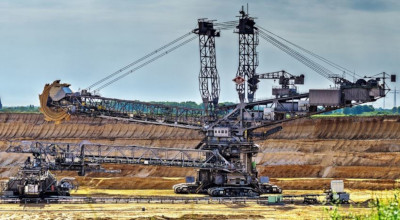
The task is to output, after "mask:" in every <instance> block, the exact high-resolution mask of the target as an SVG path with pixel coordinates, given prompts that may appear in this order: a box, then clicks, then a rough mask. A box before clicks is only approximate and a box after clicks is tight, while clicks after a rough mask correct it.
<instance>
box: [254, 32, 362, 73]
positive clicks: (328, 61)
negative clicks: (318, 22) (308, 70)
mask: <svg viewBox="0 0 400 220" xmlns="http://www.w3.org/2000/svg"><path fill="white" fill-rule="evenodd" d="M257 28H259V29H261V30H263V31H265V32H267V33H269V34H270V35H273V36H275V37H277V38H279V39H281V40H283V41H285V42H286V43H288V44H290V45H292V46H294V47H297V48H298V49H300V50H302V51H304V52H306V53H308V54H310V55H311V56H313V57H315V58H317V59H319V60H321V61H323V62H325V63H326V64H328V65H330V66H332V67H334V68H335V69H337V70H340V71H343V72H349V73H352V74H354V75H356V76H358V77H360V78H362V76H361V75H359V74H357V73H355V72H354V71H351V70H349V69H347V68H346V67H343V66H340V65H339V64H336V63H334V62H332V61H330V60H328V59H326V58H324V57H322V56H320V55H318V54H316V53H314V52H312V51H310V50H307V49H305V48H304V47H301V46H299V45H297V44H295V43H293V42H291V41H289V40H287V39H285V38H283V37H281V36H279V35H277V34H274V33H272V32H271V31H269V30H267V29H265V28H263V27H260V26H258V25H257Z"/></svg>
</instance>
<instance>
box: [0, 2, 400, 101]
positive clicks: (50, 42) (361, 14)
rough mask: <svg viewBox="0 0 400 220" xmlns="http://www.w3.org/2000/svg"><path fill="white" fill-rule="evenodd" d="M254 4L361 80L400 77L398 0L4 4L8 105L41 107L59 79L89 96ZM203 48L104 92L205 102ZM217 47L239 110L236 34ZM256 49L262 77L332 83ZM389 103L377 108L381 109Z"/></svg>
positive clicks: (270, 50)
mask: <svg viewBox="0 0 400 220" xmlns="http://www.w3.org/2000/svg"><path fill="white" fill-rule="evenodd" d="M247 3H249V14H250V16H253V17H256V18H257V19H256V23H257V25H259V26H261V27H263V28H266V29H268V30H270V31H272V32H274V33H275V34H278V35H280V36H282V37H284V38H286V39H288V40H290V41H292V42H294V43H296V44H298V45H301V46H302V47H304V48H307V49H309V50H311V51H313V52H315V53H316V54H318V55H321V56H323V57H325V58H327V59H329V60H331V61H333V62H335V63H338V64H340V65H341V66H344V67H347V68H348V69H351V70H354V71H355V72H356V73H358V74H360V75H375V74H378V73H381V72H383V71H385V72H387V73H389V74H394V73H397V74H398V73H400V71H399V70H400V55H399V54H400V53H399V51H400V25H399V23H400V2H399V1H397V0H386V1H374V0H335V1H334V0H307V1H305V0H302V1H299V0H279V1H278V0H260V1H257V0H254V1H250V0H247V1H241V0H221V1H215V0H201V1H194V0H185V1H181V0H168V1H155V0H146V1H135V0H96V1H94V0H68V1H44V0H26V1H22V0H2V1H0V74H1V75H0V76H1V78H0V97H1V100H2V103H3V105H5V106H16V105H29V104H34V105H39V100H38V95H39V93H41V91H42V90H43V86H44V85H45V84H46V83H51V82H52V81H54V80H56V79H60V80H62V82H66V83H70V84H71V89H72V90H74V91H78V90H79V89H83V88H86V87H88V86H89V85H91V84H92V83H94V82H96V81H98V80H99V79H101V78H103V77H104V76H107V75H108V74H111V73H113V72H115V71H116V70H118V69H120V68H122V67H124V66H125V65H127V64H129V63H131V62H132V61H134V60H136V59H138V58H140V57H142V56H144V55H145V54H147V53H149V52H151V51H153V50H154V49H156V48H159V47H160V46H162V45H164V44H166V43H168V42H170V41H172V40H174V39H176V38H177V37H179V36H182V35H183V34H185V33H187V32H189V31H191V30H193V29H194V28H195V27H196V24H197V19H199V18H208V19H213V20H217V21H218V22H223V21H232V20H237V19H238V18H237V17H236V16H238V15H239V13H238V12H239V9H240V8H241V6H242V5H246V4H247ZM198 47H199V46H198V41H197V40H194V41H192V42H190V43H189V44H187V45H185V46H183V47H181V48H179V49H178V50H176V51H174V52H171V53H170V54H168V55H166V56H165V57H162V58H161V59H159V60H157V61H155V62H154V63H152V64H150V65H147V66H145V67H143V68H142V69H140V70H138V71H136V72H134V73H132V74H131V75H129V76H127V77H125V78H124V79H123V80H120V81H118V82H116V83H114V84H112V85H110V86H108V87H106V88H104V89H103V90H101V92H100V93H101V95H102V96H105V97H113V98H120V99H134V100H142V101H188V100H191V101H196V102H198V103H200V102H201V97H200V93H199V88H198V74H199V71H200V62H199V52H198V49H199V48H198ZM216 48H217V49H216V53H217V68H218V72H219V75H220V79H221V82H220V83H221V94H220V101H221V102H225V101H234V102H236V101H238V98H237V92H236V90H235V85H234V83H233V82H232V79H233V78H234V77H235V75H236V72H237V68H238V35H237V34H235V33H233V31H232V30H223V31H222V32H221V37H220V38H217V39H216ZM257 51H258V53H259V67H258V69H257V72H258V73H263V72H271V71H277V70H282V69H284V70H286V71H288V72H290V73H292V74H294V75H299V74H305V75H306V80H305V83H306V85H304V86H301V88H300V91H307V90H308V89H310V88H329V86H330V85H332V83H331V82H330V81H329V80H327V79H325V78H323V77H322V76H320V75H319V74H317V73H315V72H313V71H312V70H310V69H309V68H308V67H306V66H304V65H302V64H301V63H299V62H298V61H297V60H294V59H293V58H291V57H290V56H288V55H286V54H285V53H283V52H282V51H280V50H278V49H277V48H275V47H274V46H272V45H270V44H269V43H268V42H266V41H264V40H263V39H260V45H259V46H258V47H257ZM335 73H339V72H335ZM398 77H399V78H400V74H398ZM398 83H399V82H397V84H398ZM272 86H277V84H276V83H275V84H274V82H273V81H263V82H262V83H260V88H259V90H258V91H257V94H256V97H258V98H263V97H270V96H271V87H272ZM390 87H391V88H394V87H396V84H394V83H392V84H390ZM397 88H399V89H400V85H397ZM399 96H400V94H399V95H398V97H399ZM385 103H386V106H385V107H386V108H391V107H392V106H393V94H389V95H388V97H387V98H386V100H385ZM397 103H398V104H400V101H398V102H397ZM382 104H383V100H379V101H378V102H376V103H375V104H374V105H375V106H377V107H378V106H382Z"/></svg>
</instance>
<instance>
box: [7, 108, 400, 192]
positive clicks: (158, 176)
mask: <svg viewBox="0 0 400 220" xmlns="http://www.w3.org/2000/svg"><path fill="white" fill-rule="evenodd" d="M399 121H400V117H340V118H317V119H300V120H296V121H292V122H288V123H285V124H283V130H282V131H280V132H279V133H276V134H274V135H272V136H270V138H269V139H268V140H263V141H257V144H259V145H260V147H261V153H259V154H258V156H257V158H256V161H257V164H258V170H259V172H260V175H263V176H269V177H271V180H272V181H273V182H274V183H277V184H279V185H280V186H282V187H283V188H284V189H303V190H309V189H322V188H323V187H324V186H328V184H329V181H330V180H331V179H332V178H336V179H338V178H339V179H345V182H346V188H352V189H374V190H382V189H393V188H397V187H398V182H397V181H396V180H397V179H399V178H400V167H399V165H400V154H399V152H400V132H399V131H400V123H399ZM263 130H265V129H260V131H263ZM202 138H203V134H201V133H199V132H198V131H193V130H188V129H181V128H172V127H167V126H157V125H144V124H134V123H127V122H121V121H115V120H106V119H99V118H88V117H79V118H77V117H73V118H72V119H71V121H68V122H64V123H62V124H59V125H56V124H54V123H50V122H46V121H44V120H43V116H42V115H40V114H7V113H2V114H0V151H3V152H0V178H6V177H9V176H11V175H13V174H14V173H15V172H16V170H17V169H18V165H19V164H20V163H22V162H23V161H24V160H25V156H28V155H22V156H21V155H19V154H7V153H5V152H4V151H5V149H6V148H7V141H8V140H44V141H58V142H76V143H78V142H81V141H83V140H89V141H91V142H94V143H102V144H135V145H143V146H156V147H175V148H194V147H195V146H196V145H197V144H198V142H199V141H200V140H201V139H202ZM105 167H107V168H110V169H111V168H112V169H121V170H122V173H121V174H105V173H91V174H88V175H87V176H86V177H78V180H79V182H80V184H81V185H82V186H88V187H96V188H108V189H112V188H114V189H117V188H120V189H155V188H156V189H170V187H171V186H172V185H174V184H176V183H179V182H183V181H184V177H185V176H193V175H195V171H194V170H193V169H191V168H174V167H153V166H130V165H105ZM57 175H58V176H60V177H61V176H76V173H74V172H63V173H57ZM111 177H113V178H111Z"/></svg>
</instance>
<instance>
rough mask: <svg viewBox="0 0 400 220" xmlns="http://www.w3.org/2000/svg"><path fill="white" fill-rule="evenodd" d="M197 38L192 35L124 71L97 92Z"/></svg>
mask: <svg viewBox="0 0 400 220" xmlns="http://www.w3.org/2000/svg"><path fill="white" fill-rule="evenodd" d="M196 38H197V36H194V37H192V38H189V39H188V40H185V41H183V42H182V43H180V44H178V45H176V46H174V47H172V48H170V49H168V50H167V51H165V52H163V53H161V54H159V55H158V56H156V57H154V58H152V59H150V60H148V61H146V62H144V63H142V64H141V65H139V66H137V67H135V68H134V69H132V70H129V71H128V72H126V73H124V74H122V75H120V76H118V77H117V78H114V79H113V80H111V81H109V82H107V83H105V84H103V85H101V86H99V87H98V88H97V89H95V91H96V92H98V91H100V90H101V89H103V88H105V87H107V86H109V85H111V84H112V83H114V82H116V81H118V80H120V79H122V78H124V77H125V76H127V75H129V74H131V73H133V72H135V71H136V70H138V69H140V68H142V67H144V66H146V65H147V64H149V63H152V62H154V61H155V60H157V59H159V58H161V57H163V56H165V55H167V54H169V53H170V52H172V51H174V50H176V49H178V48H180V47H181V46H183V45H185V44H187V43H189V42H190V41H192V40H194V39H196Z"/></svg>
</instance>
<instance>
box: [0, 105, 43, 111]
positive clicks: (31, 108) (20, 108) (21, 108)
mask: <svg viewBox="0 0 400 220" xmlns="http://www.w3.org/2000/svg"><path fill="white" fill-rule="evenodd" d="M0 113H39V107H36V106H33V105H29V106H15V107H3V108H2V109H0Z"/></svg>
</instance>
